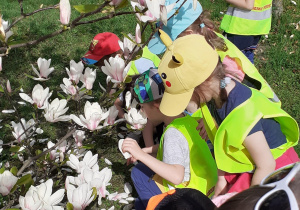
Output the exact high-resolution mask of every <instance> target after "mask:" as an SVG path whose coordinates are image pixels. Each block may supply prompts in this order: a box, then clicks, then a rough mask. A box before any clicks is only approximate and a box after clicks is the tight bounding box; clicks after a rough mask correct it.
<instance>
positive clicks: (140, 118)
mask: <svg viewBox="0 0 300 210" xmlns="http://www.w3.org/2000/svg"><path fill="white" fill-rule="evenodd" d="M124 117H125V119H126V120H127V122H128V123H130V124H131V125H132V126H131V128H132V129H141V128H143V127H144V125H146V123H147V117H146V116H145V115H144V113H143V112H141V111H137V109H135V108H131V109H130V110H129V111H128V113H125V114H124Z"/></svg>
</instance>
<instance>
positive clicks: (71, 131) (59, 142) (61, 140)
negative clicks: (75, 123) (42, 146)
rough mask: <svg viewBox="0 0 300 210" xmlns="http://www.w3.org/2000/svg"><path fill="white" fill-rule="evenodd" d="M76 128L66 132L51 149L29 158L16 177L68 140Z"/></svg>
mask: <svg viewBox="0 0 300 210" xmlns="http://www.w3.org/2000/svg"><path fill="white" fill-rule="evenodd" d="M75 130H76V128H72V129H70V130H69V131H68V133H67V134H66V135H65V136H64V137H62V138H61V139H60V140H59V141H58V142H57V143H56V144H55V145H54V146H53V147H51V148H49V149H47V150H45V151H43V152H42V153H40V154H39V155H37V156H35V157H30V158H29V159H28V160H26V161H25V163H24V164H23V166H22V167H21V168H20V170H19V171H18V173H17V176H20V174H21V173H22V172H23V171H24V170H25V169H26V168H27V167H28V166H29V165H30V163H31V162H33V161H35V160H37V159H39V158H40V157H42V156H43V155H45V154H47V153H49V152H50V151H51V150H53V149H55V148H56V147H57V146H58V145H60V144H61V143H62V142H63V141H64V140H66V139H67V138H69V137H70V136H71V135H72V134H73V133H74V132H75Z"/></svg>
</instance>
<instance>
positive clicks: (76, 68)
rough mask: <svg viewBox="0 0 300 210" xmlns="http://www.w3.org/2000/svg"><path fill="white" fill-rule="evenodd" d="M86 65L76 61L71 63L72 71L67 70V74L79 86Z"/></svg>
mask: <svg viewBox="0 0 300 210" xmlns="http://www.w3.org/2000/svg"><path fill="white" fill-rule="evenodd" d="M83 68H84V65H83V63H82V61H79V62H78V63H76V62H75V61H74V60H71V61H70V70H69V69H68V68H66V71H67V74H68V75H69V78H70V80H72V81H74V82H75V83H76V84H78V82H79V79H80V77H81V75H82V71H83Z"/></svg>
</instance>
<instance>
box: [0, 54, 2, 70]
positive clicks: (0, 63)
mask: <svg viewBox="0 0 300 210" xmlns="http://www.w3.org/2000/svg"><path fill="white" fill-rule="evenodd" d="M0 71H2V56H0Z"/></svg>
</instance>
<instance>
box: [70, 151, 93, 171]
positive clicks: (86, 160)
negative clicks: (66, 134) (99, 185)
mask: <svg viewBox="0 0 300 210" xmlns="http://www.w3.org/2000/svg"><path fill="white" fill-rule="evenodd" d="M67 165H68V166H70V167H71V168H73V169H75V170H76V171H77V173H81V172H82V170H83V169H85V168H90V169H92V170H93V171H98V170H99V166H98V154H96V155H94V156H93V154H92V152H91V151H88V152H87V153H86V154H85V155H84V157H83V160H82V161H79V160H78V158H77V157H76V156H75V155H73V154H71V155H70V157H69V161H67Z"/></svg>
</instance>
